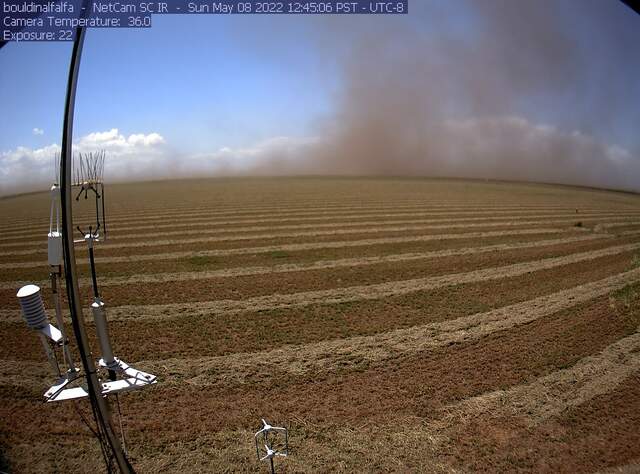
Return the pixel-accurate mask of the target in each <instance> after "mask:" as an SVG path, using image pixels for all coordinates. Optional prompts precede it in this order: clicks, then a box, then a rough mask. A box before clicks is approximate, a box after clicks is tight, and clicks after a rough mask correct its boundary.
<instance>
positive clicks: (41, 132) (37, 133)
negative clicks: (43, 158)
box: [32, 127, 44, 135]
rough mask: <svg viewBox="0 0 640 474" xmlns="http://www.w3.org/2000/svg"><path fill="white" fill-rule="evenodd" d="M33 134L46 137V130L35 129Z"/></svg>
mask: <svg viewBox="0 0 640 474" xmlns="http://www.w3.org/2000/svg"><path fill="white" fill-rule="evenodd" d="M32 133H33V134H34V135H44V130H42V129H41V128H38V127H35V128H34V129H33V130H32Z"/></svg>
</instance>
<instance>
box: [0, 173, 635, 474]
mask: <svg viewBox="0 0 640 474" xmlns="http://www.w3.org/2000/svg"><path fill="white" fill-rule="evenodd" d="M107 193H108V194H107V217H108V224H109V240H108V241H107V242H104V243H100V244H97V249H96V256H97V262H98V263H97V264H98V272H99V284H100V286H101V289H102V292H103V296H104V299H105V302H106V304H107V311H108V317H109V320H110V322H111V323H110V330H111V335H112V338H113V342H114V348H115V351H116V353H117V354H116V355H117V356H118V357H120V358H122V359H123V360H125V361H127V362H129V363H131V364H133V365H135V366H137V367H138V368H140V369H142V370H147V371H150V372H153V373H155V374H157V375H159V378H160V383H159V384H158V385H157V386H154V387H150V388H147V389H146V390H142V391H139V392H135V393H129V394H126V395H124V396H121V397H120V399H121V405H122V409H123V423H124V426H125V428H126V434H127V447H128V449H129V455H130V458H131V460H132V463H133V465H134V467H135V468H136V469H137V470H138V471H139V472H180V471H182V472H189V473H191V472H232V471H234V472H235V471H250V472H267V471H268V469H267V466H266V465H264V464H263V465H260V464H259V463H258V462H257V461H256V459H255V451H254V448H253V432H255V431H256V430H257V429H258V428H259V420H260V418H267V419H268V420H269V421H272V422H273V423H274V424H279V425H284V426H287V427H288V428H289V430H290V444H291V456H290V457H289V458H287V459H286V460H284V461H282V460H278V462H277V471H278V472H336V471H341V472H354V471H358V472H362V471H364V472H380V471H399V472H471V471H473V472H475V471H485V472H487V471H488V472H515V471H521V472H532V471H533V472H553V473H556V472H567V473H569V472H571V473H574V472H639V471H640V196H638V195H633V194H625V193H616V192H607V191H598V190H589V189H581V188H571V187H561V186H551V185H532V184H512V183H493V182H483V181H463V180H422V179H368V178H361V179H337V178H335V179H334V178H331V179H330V178H288V179H284V178H282V179H266V178H265V179H218V180H192V181H175V182H158V183H143V184H137V185H136V184H126V185H111V186H108V188H107ZM0 215H1V216H2V220H1V221H0V269H1V271H0V336H1V337H2V344H1V345H0V359H1V362H0V396H1V401H2V403H0V470H2V471H8V472H16V473H21V472H38V473H50V472H93V473H95V472H103V471H104V470H105V468H104V465H103V462H102V458H101V455H100V452H99V447H98V444H97V442H96V441H95V439H94V438H93V437H92V435H91V433H90V432H89V430H88V429H87V427H86V426H85V425H84V424H83V423H82V421H81V419H80V417H79V416H78V413H77V411H76V408H77V409H78V410H80V412H81V413H83V414H84V415H85V416H89V413H90V412H89V410H88V409H87V407H88V401H86V400H85V401H81V402H79V403H77V405H76V406H75V407H74V404H73V403H58V404H44V403H43V398H42V394H43V393H44V391H45V390H46V389H47V388H48V387H49V385H50V384H51V383H52V382H53V380H54V377H53V375H52V374H51V373H50V369H49V368H48V365H47V364H46V361H45V356H44V354H43V352H42V348H41V346H40V342H39V340H38V338H37V336H36V335H35V334H34V333H32V332H30V331H29V330H28V329H27V327H26V324H25V323H24V322H23V321H22V319H21V316H20V312H19V306H18V301H17V299H16V297H15V293H16V291H17V289H18V288H19V287H21V286H22V285H23V284H25V283H28V282H34V283H37V284H39V285H41V286H42V288H43V294H44V296H45V305H46V306H47V308H48V309H51V308H52V303H51V302H50V300H49V298H50V291H49V289H48V283H47V277H48V267H47V264H46V233H47V231H48V224H49V202H48V193H40V194H31V195H25V196H18V197H12V198H5V199H0ZM88 222H89V221H88V220H87V219H86V218H85V217H84V215H83V212H78V213H77V214H76V219H75V223H76V224H79V225H83V224H85V223H88ZM77 253H78V264H79V265H78V269H79V273H80V277H81V284H82V289H81V290H82V293H83V295H84V298H85V300H86V305H85V307H86V308H87V309H88V306H89V304H90V301H91V300H90V288H89V285H90V279H89V276H90V275H89V273H88V264H87V256H86V251H85V250H84V249H82V248H80V247H78V252H77ZM49 313H50V315H51V316H53V315H52V313H51V311H49ZM85 316H86V318H87V322H88V327H89V331H90V334H93V326H92V323H91V316H90V314H89V311H87V312H86V313H85ZM69 329H70V328H69ZM91 342H92V344H93V345H94V347H95V346H96V344H95V338H93V337H91ZM95 355H96V356H98V354H97V352H96V353H95Z"/></svg>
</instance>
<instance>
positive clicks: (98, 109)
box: [0, 15, 337, 152]
mask: <svg viewBox="0 0 640 474" xmlns="http://www.w3.org/2000/svg"><path fill="white" fill-rule="evenodd" d="M274 20H275V22H278V23H283V24H285V27H288V29H289V30H290V33H291V34H292V36H291V37H290V38H283V39H282V40H279V41H278V40H277V39H276V40H274V39H273V38H271V39H269V38H267V40H268V41H269V42H270V43H271V44H272V47H273V48H274V49H275V50H274V51H273V54H265V49H266V48H265V47H264V46H263V45H260V44H256V43H257V42H259V41H264V38H260V37H258V36H255V37H253V38H248V37H246V36H243V35H242V34H241V33H240V32H239V30H240V29H241V30H242V31H243V32H247V31H249V30H250V29H251V28H252V27H254V26H253V25H255V28H256V29H259V28H262V30H263V31H264V30H265V29H266V28H265V25H267V24H274V23H275V22H274ZM305 20H307V19H305V18H295V19H294V18H291V17H289V18H282V19H280V18H278V19H274V18H266V17H252V18H249V17H242V18H240V17H221V16H184V15H171V16H155V17H154V20H153V21H154V25H153V27H152V28H150V29H139V30H134V29H114V30H109V29H93V30H90V31H89V32H88V34H87V36H86V42H85V47H84V55H83V58H82V65H81V74H80V80H79V88H78V95H77V102H76V103H77V109H76V127H75V134H76V135H77V136H81V135H85V134H87V133H90V132H92V131H97V130H109V129H111V128H113V127H116V128H119V129H121V130H123V131H125V132H127V133H134V132H139V133H148V132H150V131H156V132H159V133H161V134H162V135H163V136H164V137H166V138H167V140H168V141H169V142H170V143H172V144H173V145H174V146H176V147H178V148H181V149H183V148H188V149H191V150H195V151H201V152H204V151H207V150H210V149H211V148H212V147H214V148H215V147H220V146H238V145H241V144H248V143H253V142H255V141H259V140H262V139H265V138H269V137H272V136H277V135H282V134H295V135H305V134H307V133H309V126H310V123H311V121H312V120H313V119H314V117H316V116H317V115H319V114H322V113H326V112H327V111H328V109H329V108H330V98H331V94H332V90H334V89H335V85H336V77H335V76H336V74H337V71H336V69H335V68H332V66H331V62H330V61H321V59H320V58H319V57H317V56H314V54H313V53H312V51H313V49H314V45H312V44H311V41H310V39H309V38H307V37H305V34H304V26H303V25H302V24H303V23H304V22H305ZM287 24H288V25H287ZM296 30H298V33H299V34H295V32H296ZM265 33H266V32H265ZM294 34H295V41H288V40H289V39H291V38H293V36H294ZM70 51H71V45H70V44H65V43H49V44H46V43H31V44H27V43H22V44H9V45H8V46H6V47H5V48H3V49H2V50H0V70H2V71H4V72H3V74H2V76H1V79H0V86H1V87H0V101H1V102H2V103H3V104H4V105H5V107H4V108H5V111H8V112H9V113H10V116H11V117H12V119H11V120H10V121H9V122H8V123H7V124H5V125H4V126H3V128H2V132H1V133H0V149H2V150H6V149H10V148H15V147H16V146H19V145H23V146H42V145H45V144H49V143H51V142H53V141H58V142H59V136H60V130H61V113H62V105H63V102H64V94H65V86H66V74H67V69H68V61H69V55H70ZM310 52H311V53H310ZM301 99H302V100H301ZM34 127H37V128H39V129H42V130H43V131H44V132H45V133H44V134H43V135H33V133H32V130H33V128H34Z"/></svg>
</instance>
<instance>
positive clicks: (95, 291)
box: [89, 238, 100, 299]
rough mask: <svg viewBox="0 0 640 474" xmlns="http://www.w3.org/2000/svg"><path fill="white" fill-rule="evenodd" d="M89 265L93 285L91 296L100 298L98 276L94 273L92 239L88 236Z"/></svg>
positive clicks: (94, 263)
mask: <svg viewBox="0 0 640 474" xmlns="http://www.w3.org/2000/svg"><path fill="white" fill-rule="evenodd" d="M89 266H90V267H91V284H92V285H93V297H94V298H95V299H100V293H99V292H98V277H97V275H96V259H95V257H94V255H93V241H92V239H91V238H89Z"/></svg>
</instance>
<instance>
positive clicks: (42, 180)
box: [0, 128, 170, 195]
mask: <svg viewBox="0 0 640 474" xmlns="http://www.w3.org/2000/svg"><path fill="white" fill-rule="evenodd" d="M164 145H165V140H164V138H163V137H162V136H161V135H160V134H158V133H149V134H142V133H138V134H132V135H129V136H128V137H127V136H125V135H123V134H121V133H120V132H119V131H118V129H117V128H114V129H111V130H109V131H105V132H95V133H90V134H88V135H85V136H84V137H81V138H80V139H78V140H77V141H76V142H75V143H74V147H73V150H74V153H77V152H80V153H86V152H91V151H98V150H105V152H106V154H107V161H106V163H105V177H106V179H107V180H113V181H120V180H130V179H141V178H144V177H150V176H164V175H166V174H167V173H166V166H164V167H163V166H162V164H163V162H164V163H165V165H166V163H169V161H170V157H169V156H168V153H167V151H166V149H165V146H164ZM60 150H61V149H60V145H58V144H51V145H47V146H45V147H42V148H36V149H32V148H28V147H23V146H19V147H17V148H15V149H13V150H9V151H3V152H0V195H4V194H11V193H16V192H27V191H32V190H37V189H47V187H48V186H49V185H50V184H51V183H52V182H53V180H54V177H55V171H56V170H55V169H54V167H55V165H54V162H55V156H56V155H58V154H60Z"/></svg>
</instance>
